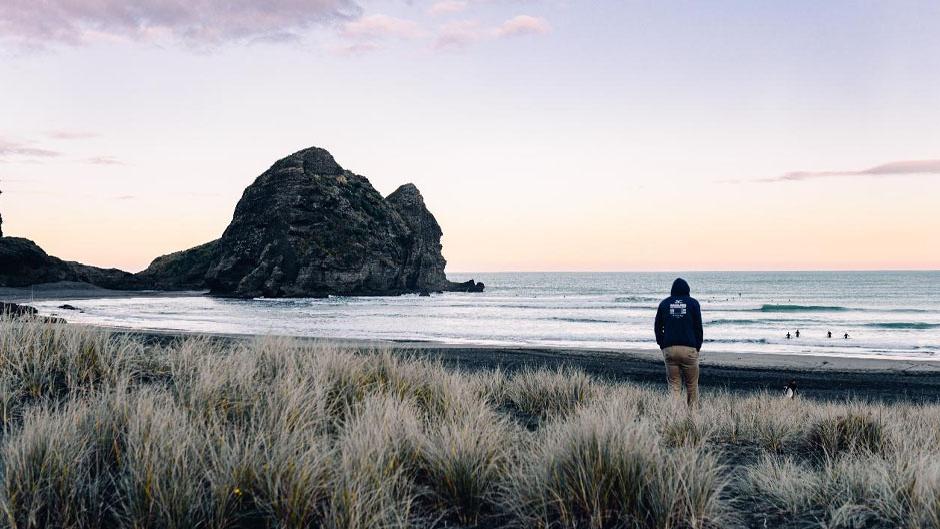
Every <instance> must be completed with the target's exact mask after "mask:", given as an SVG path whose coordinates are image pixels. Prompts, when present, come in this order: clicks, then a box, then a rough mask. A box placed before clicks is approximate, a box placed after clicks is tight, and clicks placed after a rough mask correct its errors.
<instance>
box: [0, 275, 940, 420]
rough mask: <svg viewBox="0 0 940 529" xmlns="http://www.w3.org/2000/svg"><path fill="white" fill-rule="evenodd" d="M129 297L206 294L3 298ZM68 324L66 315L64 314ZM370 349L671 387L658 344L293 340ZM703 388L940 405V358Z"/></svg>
mask: <svg viewBox="0 0 940 529" xmlns="http://www.w3.org/2000/svg"><path fill="white" fill-rule="evenodd" d="M31 293H32V294H33V295H34V296H35V298H34V299H36V300H43V301H50V300H68V299H94V298H129V297H181V296H183V297H186V296H201V295H204V294H205V293H204V292H192V291H188V292H153V291H146V292H143V291H119V290H106V289H100V288H97V287H93V286H90V285H86V284H82V283H54V284H47V285H40V286H39V287H38V288H35V289H30V288H28V287H27V288H0V299H4V300H9V301H16V302H27V303H28V301H29V297H30V294H31ZM59 315H60V316H61V317H63V318H65V319H66V320H68V319H69V318H68V313H67V311H66V312H64V313H61V314H59ZM99 328H103V329H107V330H109V331H111V332H115V333H126V334H133V335H137V336H141V337H142V338H143V339H144V340H145V341H148V342H152V343H158V344H159V343H168V342H170V341H173V340H176V339H179V338H185V337H197V336H209V337H212V338H215V339H221V340H230V341H239V340H251V339H255V338H256V337H258V336H262V335H260V334H226V333H207V332H188V331H175V330H162V329H130V328H124V327H113V326H112V327H108V326H102V327H99ZM292 338H295V339H298V340H311V341H322V342H333V343H339V344H344V345H347V346H349V347H354V348H360V349H369V348H388V349H390V350H392V351H393V352H395V353H396V354H410V355H417V356H423V357H427V358H432V359H436V360H439V361H441V362H443V363H444V364H446V365H449V366H453V367H457V368H460V369H468V370H485V369H501V370H504V371H515V370H519V369H524V368H527V367H528V368H546V369H557V368H560V367H563V366H572V367H577V368H579V369H581V370H583V371H585V372H587V373H589V374H592V375H594V376H597V377H598V378H601V379H606V380H612V381H633V382H641V383H646V384H651V385H658V386H664V385H665V370H664V368H663V364H662V357H661V353H660V352H659V350H658V349H657V348H656V346H655V344H654V343H653V342H652V340H651V341H650V344H651V345H650V347H649V348H642V349H640V348H631V349H610V348H607V349H602V348H587V347H585V348H580V347H566V346H540V345H531V346H528V345H526V346H516V345H476V344H460V343H445V342H431V341H411V340H368V339H349V338H326V337H322V338H311V337H296V336H295V337H292ZM700 366H701V378H700V385H701V386H702V388H703V389H704V390H705V391H709V390H728V391H734V392H754V391H769V392H771V393H772V394H774V393H778V392H780V393H782V388H783V386H784V385H785V384H786V383H787V382H788V381H789V380H791V379H794V380H796V381H797V384H798V388H799V392H800V393H801V394H802V395H804V396H807V397H812V398H821V399H827V400H835V399H846V398H858V399H863V400H885V401H892V400H909V401H918V402H926V401H931V402H932V401H940V359H927V358H925V359H891V358H884V357H876V358H858V357H846V356H830V355H826V354H812V353H810V354H782V353H731V352H722V351H712V350H710V349H709V348H708V344H707V343H706V347H705V349H704V350H703V352H702V355H701V359H700Z"/></svg>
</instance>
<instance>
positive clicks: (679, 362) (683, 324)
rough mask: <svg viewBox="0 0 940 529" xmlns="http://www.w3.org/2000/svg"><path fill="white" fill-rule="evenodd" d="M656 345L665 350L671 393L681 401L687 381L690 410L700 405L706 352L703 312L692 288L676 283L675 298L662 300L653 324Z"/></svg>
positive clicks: (673, 291) (683, 281) (672, 294)
mask: <svg viewBox="0 0 940 529" xmlns="http://www.w3.org/2000/svg"><path fill="white" fill-rule="evenodd" d="M653 331H654V332H655V333H656V343H657V344H659V348H660V349H662V350H663V360H664V361H665V363H666V375H667V380H668V382H669V389H670V390H671V391H672V394H673V395H674V396H676V397H679V396H680V395H681V394H682V388H681V387H680V384H681V382H682V380H683V379H684V380H685V391H686V394H687V395H686V399H687V402H688V404H689V406H694V405H695V404H696V403H697V402H698V354H699V351H701V349H702V341H703V340H704V338H703V333H702V308H701V307H700V306H699V304H698V301H697V300H696V299H695V298H693V297H692V296H690V295H689V284H688V283H686V282H685V280H684V279H681V278H679V279H676V280H675V282H673V284H672V293H671V295H670V296H669V297H668V298H666V299H664V300H662V302H660V304H659V308H658V309H657V310H656V322H655V323H654V324H653Z"/></svg>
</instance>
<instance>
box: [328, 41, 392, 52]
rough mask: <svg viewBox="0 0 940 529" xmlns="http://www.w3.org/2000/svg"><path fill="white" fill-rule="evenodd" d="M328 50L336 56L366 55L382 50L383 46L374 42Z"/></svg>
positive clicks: (358, 43) (346, 45) (335, 47)
mask: <svg viewBox="0 0 940 529" xmlns="http://www.w3.org/2000/svg"><path fill="white" fill-rule="evenodd" d="M328 49H329V51H331V52H333V53H335V54H336V55H364V54H366V53H372V52H373V51H378V50H380V49H382V46H379V45H378V44H376V43H374V42H354V43H352V44H344V45H340V46H332V47H330V48H328Z"/></svg>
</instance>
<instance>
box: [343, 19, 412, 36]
mask: <svg viewBox="0 0 940 529" xmlns="http://www.w3.org/2000/svg"><path fill="white" fill-rule="evenodd" d="M421 35H422V32H421V28H420V27H418V24H417V23H416V22H414V21H411V20H405V19H403V18H396V17H391V16H388V15H381V14H376V15H368V16H364V17H362V18H359V19H356V20H353V21H350V22H347V23H346V24H345V25H344V26H343V36H344V37H346V38H348V39H359V40H367V41H374V40H383V39H387V38H400V39H413V38H418V37H420V36H421Z"/></svg>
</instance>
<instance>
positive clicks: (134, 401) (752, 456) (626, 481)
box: [0, 319, 940, 529]
mask: <svg viewBox="0 0 940 529" xmlns="http://www.w3.org/2000/svg"><path fill="white" fill-rule="evenodd" d="M0 420H2V441H0V463H2V476H0V512H2V524H3V525H4V526H9V527H16V528H33V527H35V528H39V527H127V528H142V527H159V528H190V527H207V528H233V527H284V528H295V527H326V528H335V529H340V528H342V529H346V528H375V527H419V528H430V527H536V528H538V527H542V528H549V527H551V528H554V527H558V528H592V529H593V528H598V529H600V528H614V527H623V528H685V527H691V528H699V527H702V528H705V527H794V528H797V527H833V528H834V527H909V528H915V527H940V457H938V456H940V406H937V405H927V404H910V403H899V404H880V403H860V402H846V403H837V402H836V403H834V402H815V401H812V400H808V399H803V400H795V401H784V400H783V399H781V398H780V397H779V396H777V395H769V394H765V393H762V394H735V393H729V392H706V393H705V394H704V395H703V402H702V406H701V408H700V409H699V410H697V411H695V412H693V413H689V412H687V410H686V409H685V407H684V404H682V403H676V402H673V401H671V400H669V399H668V398H667V397H666V394H665V392H664V391H663V390H662V389H661V388H659V387H655V388H654V387H649V386H642V385H635V384H628V383H609V382H602V381H600V380H598V379H595V378H592V377H590V376H588V375H585V374H584V373H581V372H579V371H578V370H576V369H566V370H561V371H538V370H523V371H519V372H516V373H512V374H506V373H502V372H499V371H478V372H472V373H469V372H462V371H458V370H455V369H451V368H445V367H443V366H442V365H441V364H438V363H435V362H433V361H430V360H426V359H419V358H415V357H409V356H408V355H407V354H402V353H401V352H396V351H390V350H361V349H353V348H352V347H351V346H339V345H335V344H330V343H313V342H301V341H293V340H288V339H282V338H265V339H258V340H255V341H252V342H237V343H233V342H220V341H216V340H210V339H198V338H188V339H181V340H179V341H178V342H176V343H173V344H172V345H147V344H145V343H144V342H142V341H139V340H137V339H135V338H134V337H133V336H129V335H124V334H109V333H108V332H107V331H104V330H99V329H91V328H84V327H78V326H71V325H61V324H48V323H43V322H39V321H30V320H28V319H26V320H16V321H11V320H3V321H0Z"/></svg>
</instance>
